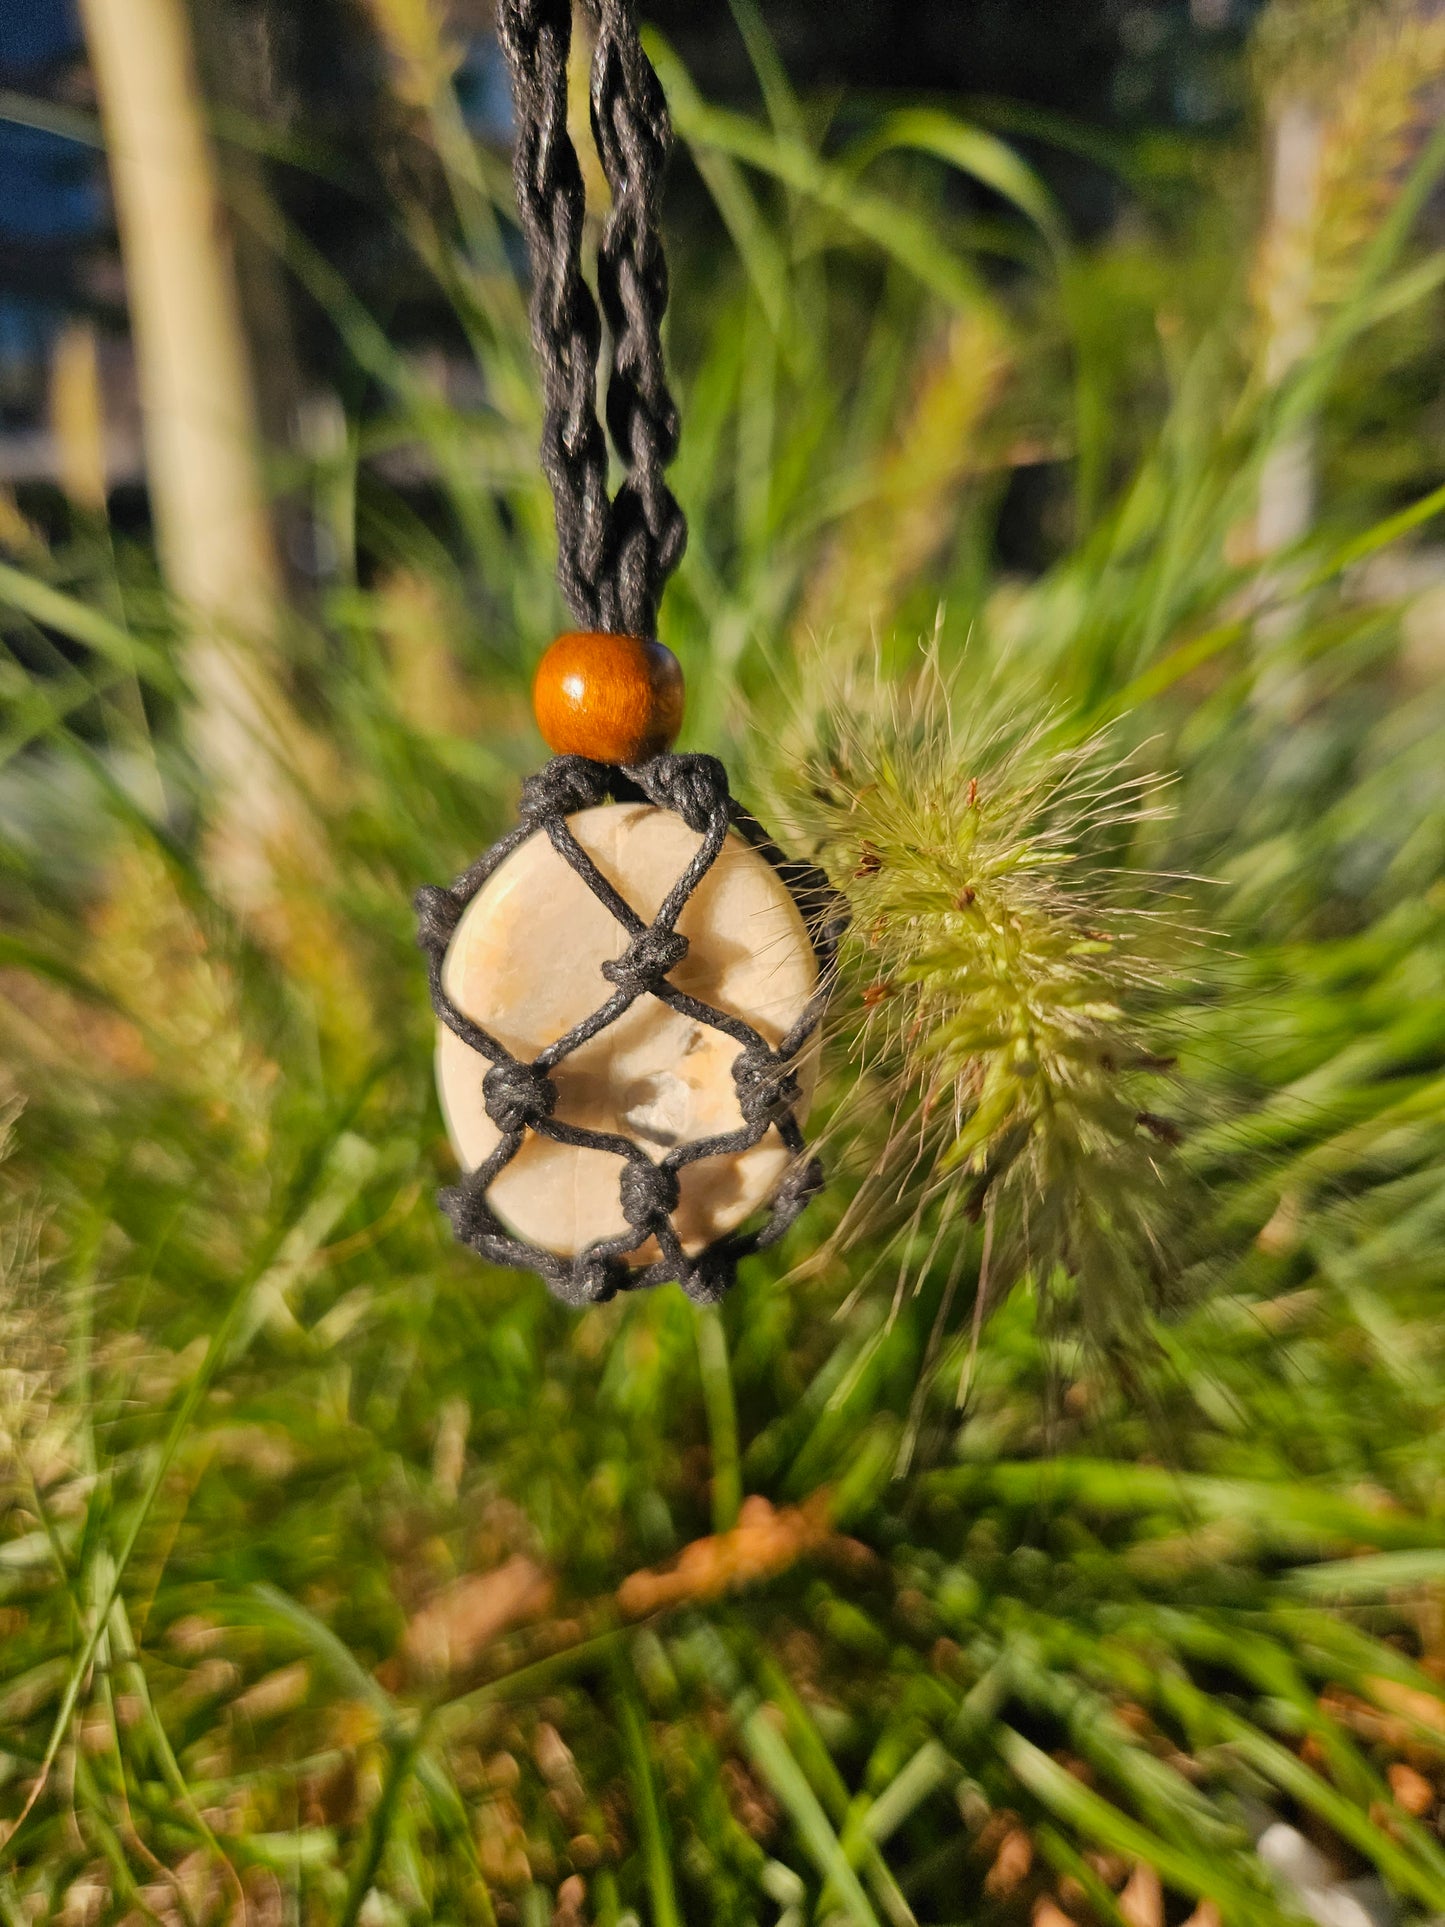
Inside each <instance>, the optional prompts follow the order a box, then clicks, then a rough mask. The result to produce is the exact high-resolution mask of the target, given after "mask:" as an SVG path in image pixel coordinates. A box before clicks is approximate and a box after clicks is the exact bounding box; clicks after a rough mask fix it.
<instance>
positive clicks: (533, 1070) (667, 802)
mask: <svg viewBox="0 0 1445 1927" xmlns="http://www.w3.org/2000/svg"><path fill="white" fill-rule="evenodd" d="M609 799H611V800H609ZM521 818H522V820H521V822H520V823H519V825H518V827H517V828H516V829H515V830H513V831H512V832H511V833H510V834H509V835H508V836H506V837H504V838H503V839H502V841H501V842H500V843H498V844H497V845H496V846H495V847H494V848H493V849H492V850H490V851H489V852H488V853H487V854H486V855H485V856H484V857H483V858H482V859H481V860H480V861H479V862H478V863H477V864H476V865H474V866H473V868H472V869H471V870H470V871H469V872H468V873H467V875H466V876H465V877H463V878H462V879H461V880H460V882H459V883H458V884H457V885H456V886H455V887H454V888H453V889H451V890H441V889H428V890H424V891H422V892H420V893H419V896H418V909H419V912H420V917H421V941H422V944H423V946H424V948H425V949H426V950H427V952H428V955H429V959H430V962H431V975H432V994H433V1001H434V1003H435V1006H436V1009H437V1012H438V1016H439V1019H440V1023H439V1027H438V1038H437V1084H438V1089H439V1092H440V1096H441V1102H442V1110H443V1114H444V1116H445V1118H446V1122H447V1129H448V1134H449V1136H450V1138H451V1141H452V1147H453V1149H454V1151H455V1152H456V1155H457V1160H458V1162H459V1163H460V1164H461V1166H462V1167H463V1171H464V1173H465V1175H464V1177H463V1179H462V1181H461V1183H460V1184H458V1185H457V1186H455V1187H454V1188H453V1189H451V1190H450V1191H448V1192H446V1193H444V1194H443V1205H444V1208H445V1209H446V1211H447V1213H448V1215H449V1217H450V1218H451V1220H452V1224H453V1226H454V1228H455V1230H456V1232H457V1235H458V1237H460V1238H461V1239H462V1240H463V1241H464V1242H465V1243H467V1244H469V1245H471V1246H472V1247H473V1249H475V1250H476V1251H478V1252H479V1253H481V1255H483V1256H484V1257H488V1258H491V1259H493V1260H494V1261H496V1262H499V1263H504V1264H521V1265H527V1266H530V1267H531V1268H532V1269H534V1270H537V1271H539V1272H541V1273H542V1275H543V1276H544V1277H546V1278H547V1280H548V1282H549V1283H550V1284H551V1285H552V1287H553V1289H554V1290H555V1291H556V1292H557V1293H558V1294H559V1295H560V1296H562V1297H564V1298H566V1299H567V1300H568V1301H569V1302H575V1303H590V1302H593V1301H595V1300H597V1299H599V1298H604V1297H609V1296H611V1294H612V1293H613V1292H614V1291H616V1290H618V1289H620V1288H629V1287H632V1286H636V1285H646V1284H658V1283H662V1282H663V1281H665V1280H667V1279H673V1278H675V1279H677V1280H678V1281H679V1282H680V1283H681V1284H682V1285H683V1287H684V1289H685V1290H687V1291H688V1292H689V1294H690V1295H691V1296H693V1297H696V1298H699V1299H702V1300H706V1301H711V1300H714V1299H716V1298H717V1297H718V1296H719V1295H720V1294H721V1292H722V1291H723V1290H725V1289H726V1287H727V1285H728V1283H729V1282H730V1281H731V1278H732V1276H733V1273H734V1270H735V1268H736V1265H737V1262H738V1260H739V1259H740V1258H741V1257H743V1256H744V1255H746V1253H747V1252H749V1251H753V1250H757V1249H758V1248H759V1247H761V1246H763V1245H766V1244H769V1243H771V1242H773V1240H774V1239H776V1238H778V1237H780V1236H781V1235H782V1233H783V1231H785V1230H786V1229H787V1227H788V1225H789V1224H791V1223H792V1221H793V1219H794V1218H795V1217H796V1216H797V1214H798V1212H799V1211H800V1210H801V1209H802V1207H803V1205H804V1204H805V1203H806V1202H807V1200H808V1198H809V1197H811V1196H812V1195H813V1193H814V1191H816V1190H817V1188H818V1186H819V1184H820V1183H821V1172H820V1170H819V1167H818V1163H817V1160H816V1159H811V1158H806V1157H804V1155H803V1152H804V1144H803V1135H802V1122H803V1119H804V1117H805V1116H806V1114H807V1109H808V1104H809V1101H810V1099H811V1096H812V1091H813V1084H814V1080H815V1077H816V1074H817V1055H818V1026H819V1022H820V1020H821V1017H822V1014H823V1008H824V1004H825V1001H826V996H827V990H828V984H829V979H830V976H831V972H832V968H833V963H834V957H835V952H836V946H837V940H838V937H839V934H840V933H841V929H842V922H843V920H842V915H841V911H840V908H839V905H838V900H837V899H836V898H835V897H834V895H833V893H832V892H831V890H830V889H829V887H828V885H827V883H826V881H825V879H824V878H823V877H822V876H821V874H820V873H819V872H817V871H815V870H811V869H809V868H808V867H807V866H804V865H798V864H792V863H789V862H788V861H787V859H786V858H784V857H783V855H782V854H781V852H780V851H779V850H777V848H776V847H775V846H774V845H773V844H772V843H771V842H770V841H769V839H768V838H767V836H766V834H765V832H764V831H763V830H762V829H761V827H760V826H759V825H758V824H757V822H756V821H755V820H754V819H753V818H752V817H751V816H750V815H748V813H747V812H746V811H745V810H743V809H742V808H741V806H740V805H739V804H738V803H737V802H736V801H735V800H734V799H733V798H732V797H731V796H730V794H729V792H728V786H727V778H726V775H725V772H724V770H723V767H722V765H721V763H719V762H718V761H717V760H716V759H715V758H713V757H710V756H671V755H666V754H663V755H659V756H657V757H656V758H654V759H652V760H651V761H650V762H648V763H646V764H643V765H641V766H638V767H636V768H633V769H631V770H628V771H624V770H621V769H618V768H617V767H615V766H608V765H604V764H601V763H598V762H595V761H590V760H587V759H584V758H582V757H576V756H566V757H559V758H557V759H556V760H555V761H554V762H552V763H550V764H549V765H548V766H547V767H546V768H545V769H544V770H542V771H541V772H540V773H539V774H538V775H537V776H534V777H532V778H530V779H529V780H528V782H527V784H526V785H525V786H524V788H523V795H522V809H521ZM760 1214H761V1215H760ZM753 1220H758V1221H757V1222H750V1221H753Z"/></svg>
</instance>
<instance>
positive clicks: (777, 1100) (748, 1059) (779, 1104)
mask: <svg viewBox="0 0 1445 1927" xmlns="http://www.w3.org/2000/svg"><path fill="white" fill-rule="evenodd" d="M733 1086H734V1088H735V1089H736V1091H737V1094H738V1109H739V1110H740V1111H741V1112H742V1114H743V1118H744V1120H745V1121H746V1122H747V1123H749V1124H771V1123H772V1121H773V1119H774V1118H775V1117H782V1116H783V1115H784V1114H785V1113H786V1112H788V1111H791V1110H792V1108H793V1106H794V1105H795V1104H796V1103H797V1102H798V1099H799V1098H800V1097H801V1096H802V1095H803V1092H802V1087H801V1086H800V1084H799V1083H798V1080H797V1078H796V1077H795V1076H794V1074H793V1072H792V1071H790V1070H789V1069H788V1067H787V1065H786V1064H785V1063H784V1062H783V1060H782V1058H781V1057H779V1056H778V1055H777V1053H776V1052H775V1051H770V1050H769V1049H768V1047H767V1045H766V1044H750V1045H749V1046H748V1048H747V1049H746V1050H745V1051H741V1052H739V1054H738V1055H737V1056H736V1057H735V1058H734V1059H733Z"/></svg>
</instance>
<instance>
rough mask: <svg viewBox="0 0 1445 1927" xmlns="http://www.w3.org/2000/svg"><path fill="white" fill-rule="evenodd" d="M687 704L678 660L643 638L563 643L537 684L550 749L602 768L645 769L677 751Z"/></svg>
mask: <svg viewBox="0 0 1445 1927" xmlns="http://www.w3.org/2000/svg"><path fill="white" fill-rule="evenodd" d="M682 701H683V686H682V669H681V667H680V666H679V664H678V660H677V657H676V656H675V655H673V653H672V651H671V650H670V649H666V648H664V647H663V645H662V644H661V643H660V642H644V641H641V640H640V639H639V638H638V637H637V636H608V635H600V634H597V635H588V634H568V635H565V636H558V638H557V640H556V641H555V642H554V643H553V644H552V646H551V648H550V649H549V650H548V651H547V653H546V655H545V656H543V658H542V660H541V662H540V663H538V665H537V674H536V678H535V680H534V681H533V683H532V708H533V711H534V712H535V714H536V717H537V727H538V728H539V729H540V730H541V732H542V738H543V741H544V742H545V743H546V745H547V747H548V748H549V749H550V750H552V751H553V753H554V754H555V755H558V756H590V757H591V758H592V759H593V761H594V762H598V763H645V762H646V761H647V759H648V757H649V756H657V755H660V754H661V752H662V751H663V750H665V749H670V748H671V747H672V744H673V742H674V740H675V739H676V736H677V732H678V730H679V729H680V728H681V727H682Z"/></svg>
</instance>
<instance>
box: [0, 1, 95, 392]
mask: <svg viewBox="0 0 1445 1927" xmlns="http://www.w3.org/2000/svg"><path fill="white" fill-rule="evenodd" d="M80 44H81V42H80V29H79V26H78V23H77V21H76V19H75V15H74V13H73V11H72V9H71V5H70V0H0V88H4V89H9V90H13V91H14V92H16V93H18V94H27V93H31V92H33V93H35V94H36V95H38V96H40V97H42V98H43V97H44V95H45V94H46V93H47V92H48V83H49V79H50V75H51V72H52V70H53V69H54V68H56V67H57V66H60V65H62V64H63V63H65V62H67V61H68V60H70V59H71V58H72V57H73V56H74V55H75V54H77V53H78V52H79V50H80ZM104 220H105V195H104V191H103V187H102V180H101V172H100V164H99V160H98V157H97V156H96V155H95V154H94V153H93V152H92V151H91V150H90V149H88V148H83V147H79V146H77V145H76V143H75V142H74V141H68V140H65V139H63V138H62V137H61V136H60V135H58V134H49V133H45V132H43V131H42V130H41V129H39V128H34V127H23V126H19V125H17V124H16V123H15V122H14V121H7V120H4V119H0V390H3V394H0V405H3V406H4V408H5V412H6V414H7V415H9V416H11V418H12V419H13V417H14V415H15V413H16V412H19V413H21V414H25V413H28V412H29V408H30V405H31V404H32V403H33V399H34V392H35V390H36V386H37V381H36V378H37V376H38V374H39V371H40V370H41V369H42V368H43V364H44V361H45V357H46V354H47V351H48V348H49V344H50V338H51V336H52V334H53V333H54V331H55V328H56V326H57V324H58V322H59V321H60V319H61V317H62V314H63V307H62V305H61V303H60V302H59V301H58V300H56V299H51V298H50V297H49V296H48V295H47V294H46V292H45V288H44V283H45V280H46V279H47V270H48V272H49V273H50V274H52V275H54V277H55V280H56V283H57V286H59V285H62V284H63V282H64V280H65V279H66V278H67V277H66V276H65V275H64V273H63V272H62V269H61V264H60V261H59V259H58V258H56V257H59V256H60V255H61V253H62V252H63V250H64V248H65V245H66V243H68V242H74V241H77V240H84V239H85V238H86V237H87V236H89V235H92V234H94V233H96V232H97V231H98V230H99V229H100V228H101V226H102V224H103V222H104Z"/></svg>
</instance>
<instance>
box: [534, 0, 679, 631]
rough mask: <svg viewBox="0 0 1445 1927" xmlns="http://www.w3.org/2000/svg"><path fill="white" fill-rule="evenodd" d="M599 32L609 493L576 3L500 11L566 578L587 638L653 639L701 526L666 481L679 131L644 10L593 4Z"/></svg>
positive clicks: (548, 467)
mask: <svg viewBox="0 0 1445 1927" xmlns="http://www.w3.org/2000/svg"><path fill="white" fill-rule="evenodd" d="M587 6H588V11H589V13H590V15H591V17H592V20H593V23H594V27H595V30H596V43H595V47H594V51H593V58H592V85H591V111H592V131H593V138H594V139H595V141H596V143H597V151H598V153H599V154H600V156H601V158H602V167H603V172H604V173H605V174H606V176H607V183H608V186H609V188H610V189H611V192H612V207H611V210H610V212H609V214H608V216H607V221H606V224H605V227H604V230H603V234H602V241H601V245H600V247H599V250H598V260H597V288H598V294H599V295H600V297H601V302H602V313H603V314H604V315H605V316H606V319H607V327H608V331H609V335H610V338H611V349H610V367H609V371H608V380H607V426H608V430H609V432H610V433H611V436H612V441H613V445H614V447H615V448H616V450H617V453H618V456H619V457H620V459H621V461H622V464H623V467H624V469H625V471H626V473H625V477H624V479H623V481H622V484H621V486H620V487H619V489H618V491H617V497H616V500H615V501H613V500H610V499H609V497H608V493H607V460H608V458H607V441H606V437H605V436H604V434H603V432H602V426H601V423H600V422H599V421H598V418H597V360H598V354H599V350H600V346H601V334H602V330H601V319H600V317H599V315H598V310H597V302H596V300H595V299H594V298H593V295H592V292H591V290H590V289H589V287H588V286H587V282H586V280H585V278H584V276H583V273H582V235H583V224H584V216H585V212H586V192H585V188H584V185H583V180H582V170H581V167H580V166H579V164H578V160H577V153H576V149H575V148H574V147H573V145H572V141H571V137H570V135H569V134H568V131H567V56H568V50H569V47H570V44H571V37H572V8H571V0H500V4H499V6H498V9H497V35H498V38H499V39H500V41H501V44H502V49H503V52H504V53H505V55H506V58H507V64H508V67H509V68H510V70H511V76H512V92H513V99H514V102H515V106H516V120H517V136H516V145H515V148H514V150H513V163H512V164H513V173H514V176H515V179H516V186H517V205H518V209H519V211H520V214H521V219H522V228H523V232H524V233H525V235H526V239H527V247H528V251H529V253H530V255H531V260H532V338H533V341H534V343H535V345H536V350H537V356H538V359H539V360H540V362H541V364H542V383H543V427H542V466H543V469H544V470H545V472H546V475H547V480H548V482H549V483H550V484H551V487H552V496H553V500H554V502H555V504H556V511H557V579H558V581H559V583H560V584H561V588H562V593H563V595H564V596H565V598H566V600H567V604H568V607H569V608H570V609H571V611H572V614H573V616H574V617H575V619H576V620H577V621H578V622H579V623H580V624H581V625H582V626H583V627H584V628H585V629H589V630H599V629H600V630H606V631H609V632H611V633H614V634H622V635H633V636H651V635H653V634H654V633H655V630H656V625H657V608H658V603H659V602H660V600H661V598H662V591H663V588H664V587H665V585H666V582H667V579H668V577H669V576H670V575H671V573H672V571H673V570H674V569H675V568H676V567H677V564H678V562H679V561H680V560H681V557H682V552H683V549H684V547H685V546H686V543H687V522H686V520H685V519H684V516H683V513H682V510H681V509H680V508H679V507H678V504H677V501H676V499H675V498H674V496H673V494H672V491H671V490H670V489H669V488H668V486H667V483H666V481H665V479H664V470H665V469H666V467H667V465H668V463H669V462H671V460H672V458H673V456H674V455H675V454H676V453H677V438H678V416H677V407H676V404H675V403H674V401H673V399H672V395H671V392H670V391H669V389H668V385H667V374H666V370H665V368H664V365H663V357H662V318H663V315H664V313H665V311H666V308H667V264H666V261H665V259H664V256H663V248H662V236H661V229H660V203H661V196H662V180H663V174H664V171H665V169H666V165H667V156H668V152H669V149H670V147H671V144H672V128H671V124H670V122H669V120H668V114H667V105H666V102H665V101H664V99H663V95H662V88H661V86H660V85H659V83H658V79H657V75H656V74H655V73H654V72H653V70H652V66H651V63H650V62H649V61H648V59H647V56H646V54H645V53H644V52H643V51H642V44H641V41H640V40H639V38H638V33H637V20H636V16H635V13H634V11H633V5H632V0H587Z"/></svg>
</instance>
